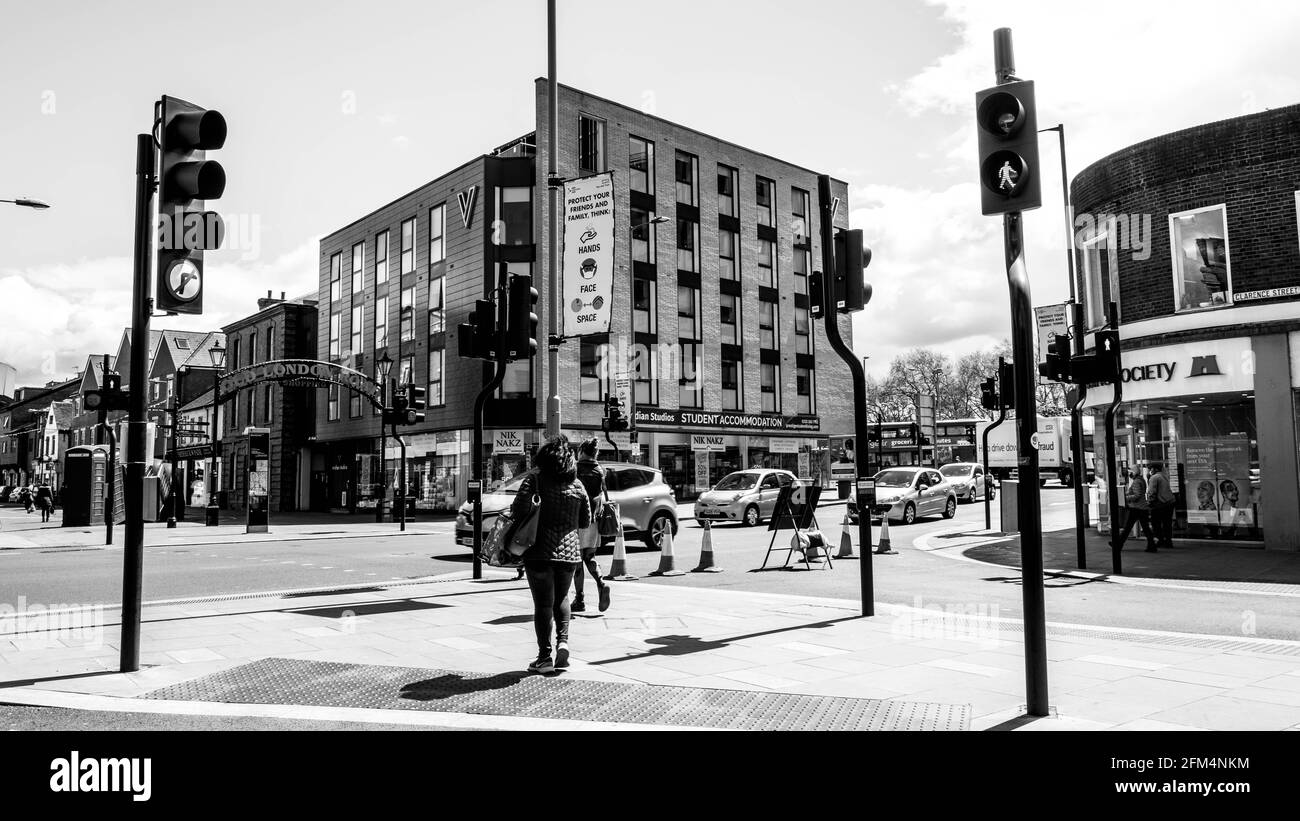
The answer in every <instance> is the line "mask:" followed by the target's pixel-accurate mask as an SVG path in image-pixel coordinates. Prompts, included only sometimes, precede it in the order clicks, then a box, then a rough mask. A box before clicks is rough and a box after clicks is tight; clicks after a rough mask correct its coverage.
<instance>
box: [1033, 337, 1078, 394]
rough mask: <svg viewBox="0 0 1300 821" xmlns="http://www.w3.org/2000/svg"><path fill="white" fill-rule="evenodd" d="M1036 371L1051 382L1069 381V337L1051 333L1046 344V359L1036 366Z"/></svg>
mask: <svg viewBox="0 0 1300 821" xmlns="http://www.w3.org/2000/svg"><path fill="white" fill-rule="evenodd" d="M1038 373H1039V375H1041V376H1042V377H1043V378H1045V379H1050V380H1052V381H1053V382H1071V381H1073V380H1072V379H1071V378H1070V337H1068V336H1065V335H1064V334H1053V335H1052V341H1051V342H1049V343H1048V344H1047V361H1046V362H1044V363H1042V364H1040V365H1039V366H1038Z"/></svg>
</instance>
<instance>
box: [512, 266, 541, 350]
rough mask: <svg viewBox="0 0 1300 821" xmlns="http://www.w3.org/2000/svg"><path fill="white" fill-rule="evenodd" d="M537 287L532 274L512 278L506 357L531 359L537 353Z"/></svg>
mask: <svg viewBox="0 0 1300 821" xmlns="http://www.w3.org/2000/svg"><path fill="white" fill-rule="evenodd" d="M536 304H537V289H536V288H534V287H533V278H532V276H531V275H530V274H516V275H515V276H513V277H511V278H510V296H509V300H508V301H507V303H506V359H507V360H509V361H514V360H516V359H529V358H532V357H533V356H536V355H537V314H536V313H535V312H534V310H533V306H535V305H536Z"/></svg>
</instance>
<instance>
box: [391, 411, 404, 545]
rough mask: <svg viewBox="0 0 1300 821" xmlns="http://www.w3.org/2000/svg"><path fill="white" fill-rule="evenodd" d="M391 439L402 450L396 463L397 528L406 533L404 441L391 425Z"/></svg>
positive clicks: (394, 426)
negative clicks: (398, 522)
mask: <svg viewBox="0 0 1300 821" xmlns="http://www.w3.org/2000/svg"><path fill="white" fill-rule="evenodd" d="M393 438H394V439H396V440H397V444H398V445H400V446H401V448H402V456H401V459H400V460H399V461H398V467H397V469H398V471H399V474H400V475H399V476H398V477H397V488H398V499H397V508H398V510H399V511H400V514H399V519H398V521H400V522H401V525H400V526H399V527H398V529H399V530H401V531H402V532H405V531H406V440H405V439H403V438H402V437H401V436H399V435H398V433H397V425H393Z"/></svg>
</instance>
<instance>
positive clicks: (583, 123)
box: [578, 115, 605, 173]
mask: <svg viewBox="0 0 1300 821" xmlns="http://www.w3.org/2000/svg"><path fill="white" fill-rule="evenodd" d="M578 169H579V170H580V171H583V172H591V173H596V172H598V171H604V170H605V121H604V120H598V119H596V118H595V117H587V116H585V115H584V116H581V117H579V118H578Z"/></svg>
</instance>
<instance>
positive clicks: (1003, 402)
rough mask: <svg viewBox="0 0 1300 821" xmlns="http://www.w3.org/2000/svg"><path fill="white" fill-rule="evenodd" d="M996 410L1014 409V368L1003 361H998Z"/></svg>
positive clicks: (1009, 363)
mask: <svg viewBox="0 0 1300 821" xmlns="http://www.w3.org/2000/svg"><path fill="white" fill-rule="evenodd" d="M998 408H999V410H1001V409H1002V408H1005V409H1007V410H1015V409H1016V366H1015V364H1014V363H1012V362H1008V361H1006V360H1005V359H999V360H998Z"/></svg>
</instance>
